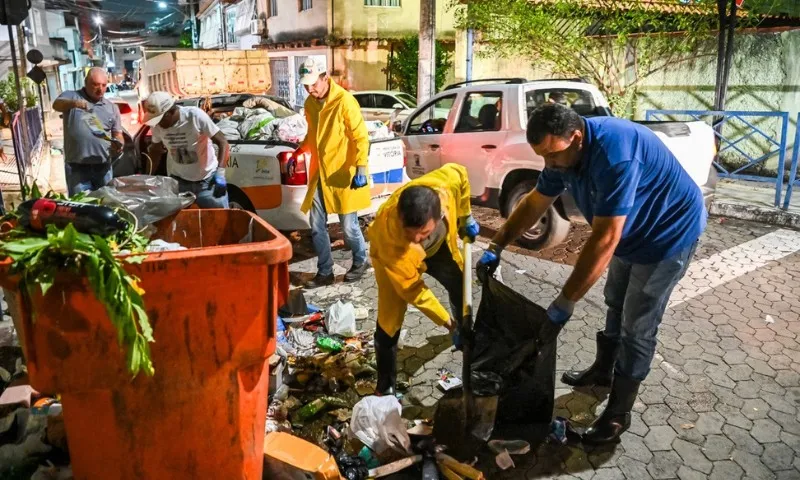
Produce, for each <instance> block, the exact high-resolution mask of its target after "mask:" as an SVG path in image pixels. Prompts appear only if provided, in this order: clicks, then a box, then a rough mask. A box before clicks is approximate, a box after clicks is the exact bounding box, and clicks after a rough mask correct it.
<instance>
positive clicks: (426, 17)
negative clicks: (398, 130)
mask: <svg viewBox="0 0 800 480" xmlns="http://www.w3.org/2000/svg"><path fill="white" fill-rule="evenodd" d="M417 71H418V78H417V102H418V103H422V102H424V101H425V100H427V99H429V98H431V97H432V96H433V95H434V93H436V0H420V4H419V63H418V70H417Z"/></svg>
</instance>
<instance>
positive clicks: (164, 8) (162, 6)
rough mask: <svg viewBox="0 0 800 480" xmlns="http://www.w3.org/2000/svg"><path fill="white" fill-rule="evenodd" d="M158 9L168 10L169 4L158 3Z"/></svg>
mask: <svg viewBox="0 0 800 480" xmlns="http://www.w3.org/2000/svg"><path fill="white" fill-rule="evenodd" d="M158 8H160V9H161V10H166V9H167V2H158Z"/></svg>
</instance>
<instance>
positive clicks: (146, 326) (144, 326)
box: [131, 303, 155, 342]
mask: <svg viewBox="0 0 800 480" xmlns="http://www.w3.org/2000/svg"><path fill="white" fill-rule="evenodd" d="M131 307H133V311H135V312H136V315H137V317H138V318H139V329H140V330H141V332H142V336H143V337H144V338H146V339H147V341H148V342H154V341H155V340H153V327H151V326H150V320H149V318H148V317H147V312H146V311H145V309H144V308H142V307H141V306H140V305H137V304H135V303H132V304H131Z"/></svg>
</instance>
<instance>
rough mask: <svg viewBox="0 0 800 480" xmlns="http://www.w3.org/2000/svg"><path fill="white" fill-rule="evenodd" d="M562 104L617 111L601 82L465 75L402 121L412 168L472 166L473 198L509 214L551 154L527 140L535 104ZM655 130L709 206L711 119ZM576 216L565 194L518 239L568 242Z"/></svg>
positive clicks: (590, 111)
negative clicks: (468, 77)
mask: <svg viewBox="0 0 800 480" xmlns="http://www.w3.org/2000/svg"><path fill="white" fill-rule="evenodd" d="M546 102H552V103H562V104H564V105H567V106H569V107H571V108H572V109H574V110H575V111H577V112H578V113H579V114H581V115H583V116H585V117H591V116H608V115H611V110H610V108H609V107H608V102H607V101H606V99H605V97H604V96H603V94H602V93H601V92H600V90H598V89H597V87H595V86H593V85H590V84H588V83H585V82H583V81H580V80H575V81H573V80H546V81H527V80H524V79H502V80H487V81H476V82H465V83H463V84H457V85H454V86H451V87H448V88H446V89H445V90H444V91H442V92H441V93H439V94H438V95H436V96H435V97H433V98H432V99H430V100H429V101H428V102H426V103H425V104H423V105H422V106H421V107H419V108H417V109H416V110H415V111H414V113H412V114H411V115H410V116H409V118H408V120H407V121H406V122H405V123H404V125H403V127H402V133H403V142H404V143H405V146H406V169H407V171H408V175H409V177H411V178H417V177H419V176H421V175H424V174H426V173H428V172H430V171H432V170H435V169H437V168H439V167H441V166H442V165H444V164H447V163H458V164H461V165H464V166H465V167H467V171H468V173H469V180H470V184H471V187H472V195H473V203H475V204H482V205H486V206H490V207H493V208H497V209H499V210H500V213H501V214H502V215H503V217H508V215H509V214H510V213H511V211H512V210H513V209H514V206H515V205H516V204H517V203H518V202H519V201H520V200H521V199H522V198H523V197H524V196H525V194H527V193H528V192H529V191H531V190H532V189H533V187H534V186H535V185H536V179H537V177H538V175H539V173H540V172H541V171H542V170H543V169H544V159H543V158H542V157H540V156H538V155H536V153H534V151H533V149H532V148H531V147H530V145H528V142H527V140H526V137H525V130H526V128H527V124H528V117H529V115H530V113H531V112H532V111H533V109H534V108H536V107H537V106H539V105H541V104H543V103H546ZM639 123H642V124H644V125H646V126H647V127H648V128H650V129H651V130H653V131H654V132H655V133H656V134H657V135H658V137H659V138H661V140H662V141H663V142H664V143H665V144H666V145H667V147H669V149H670V150H671V151H672V153H674V154H675V156H676V157H677V158H678V161H679V162H680V163H681V165H682V166H683V168H684V169H685V170H686V171H687V172H688V173H689V175H690V176H691V177H692V179H694V181H695V182H697V184H698V185H699V186H700V187H701V189H702V190H703V195H704V196H705V198H706V206H708V204H709V202H710V200H711V197H712V195H713V193H714V189H715V187H716V178H717V177H716V171H715V170H714V168H713V166H712V165H713V163H712V162H713V160H714V158H715V156H716V145H715V140H714V131H713V130H712V129H711V127H710V126H709V125H707V124H706V123H704V122H689V123H684V122H639ZM570 221H584V222H585V220H584V219H583V216H582V215H581V214H580V212H579V211H578V210H577V208H576V207H575V203H574V200H573V199H572V198H571V196H569V195H568V194H564V195H562V196H561V197H560V198H559V199H558V200H557V201H556V202H555V204H554V205H553V206H552V207H551V208H550V210H549V211H548V212H547V214H546V215H545V216H544V217H543V218H542V220H541V221H540V222H539V223H538V224H537V225H534V226H533V227H532V228H531V229H530V230H528V231H527V232H526V233H525V234H524V235H523V236H522V237H520V239H519V240H518V242H519V244H520V245H522V246H524V247H527V248H532V249H541V248H547V247H551V246H554V245H558V244H560V243H562V242H563V241H564V240H565V239H566V237H567V235H568V234H569V225H570Z"/></svg>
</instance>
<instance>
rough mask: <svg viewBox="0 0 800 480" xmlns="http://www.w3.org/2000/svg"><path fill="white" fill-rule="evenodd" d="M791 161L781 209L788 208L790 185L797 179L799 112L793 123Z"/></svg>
mask: <svg viewBox="0 0 800 480" xmlns="http://www.w3.org/2000/svg"><path fill="white" fill-rule="evenodd" d="M792 150H793V151H792V163H791V166H790V167H789V185H788V186H787V187H786V198H785V199H784V200H783V209H784V210H787V209H788V208H789V201H790V200H791V199H792V187H794V184H795V181H796V180H797V162H798V160H800V113H798V114H797V123H795V134H794V148H793V149H792Z"/></svg>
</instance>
